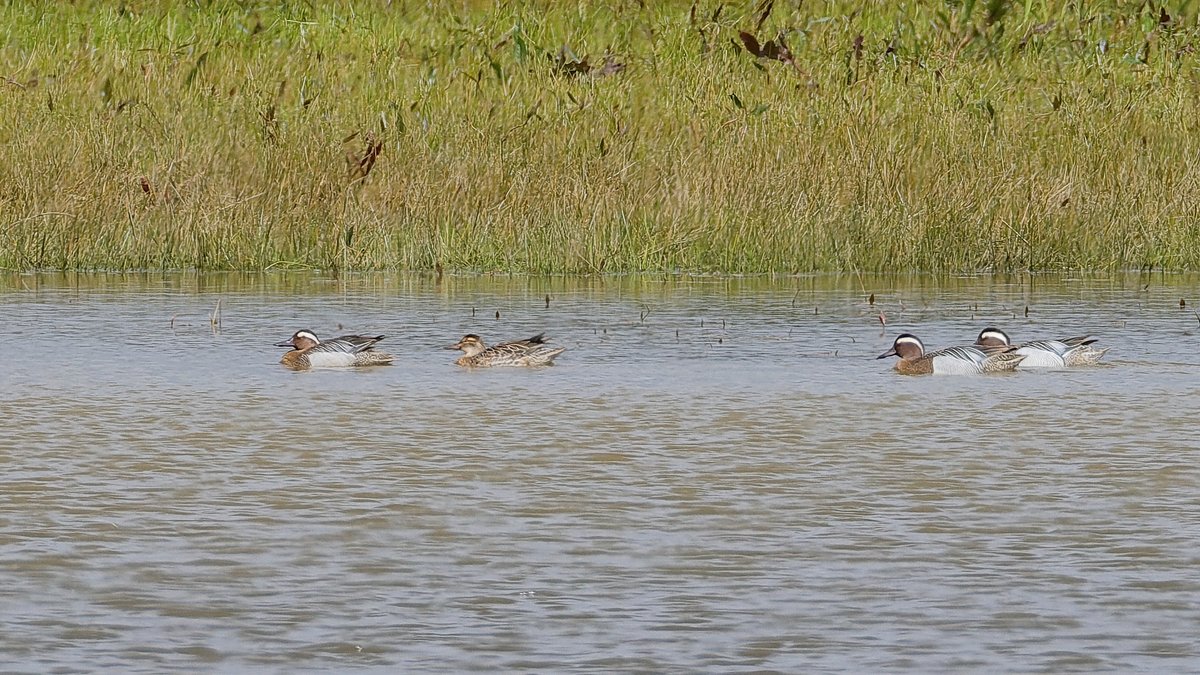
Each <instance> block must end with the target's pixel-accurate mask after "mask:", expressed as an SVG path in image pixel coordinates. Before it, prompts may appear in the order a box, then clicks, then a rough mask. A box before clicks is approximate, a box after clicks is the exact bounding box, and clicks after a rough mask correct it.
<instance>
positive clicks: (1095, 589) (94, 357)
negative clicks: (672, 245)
mask: <svg viewBox="0 0 1200 675" xmlns="http://www.w3.org/2000/svg"><path fill="white" fill-rule="evenodd" d="M870 292H874V293H875V296H876V305H875V306H870V305H868V303H867V301H866V298H865V296H866V295H867V294H868V293H870ZM547 294H549V295H550V296H551V302H550V306H549V308H547V307H546V302H545V296H546V295H547ZM218 298H220V299H221V301H222V323H221V327H220V330H219V331H213V330H212V329H211V328H210V325H209V319H208V314H209V312H210V311H211V310H212V308H213V306H214V304H215V303H216V301H217V299H218ZM1180 298H1185V299H1187V302H1188V306H1187V307H1186V308H1183V309H1181V308H1180V307H1179V300H1180ZM1198 304H1200V278H1196V277H1161V276H1138V275H1128V276H1124V275H1120V276H1112V277H1099V278H1089V279H1084V280H1078V279H1076V280H1069V279H1059V278H1041V277H1038V278H1034V279H1032V280H1031V279H1029V278H1012V279H1008V278H1003V279H1001V278H962V279H958V278H942V279H928V278H902V279H884V280H880V279H866V280H860V279H858V278H850V277H846V278H827V277H819V278H803V279H790V278H788V279H775V280H770V279H727V278H719V279H718V278H695V279H668V280H661V279H659V280H656V279H641V280H638V279H629V278H604V279H561V278H555V279H535V280H527V279H524V278H516V279H514V278H447V279H445V280H443V281H442V282H441V283H437V282H436V280H435V279H433V278H432V277H399V278H397V277H389V276H369V277H360V278H353V279H351V280H348V281H335V280H329V279H325V278H321V277H317V276H312V275H267V276H259V275H211V276H196V275H168V276H162V275H133V276H121V275H109V276H70V277H61V276H53V275H44V276H32V275H16V274H6V275H0V317H2V322H0V463H2V466H3V478H2V481H3V489H2V490H0V574H2V575H3V579H4V583H3V584H2V585H0V607H2V608H3V610H2V612H3V620H2V621H0V661H2V662H3V663H4V665H5V669H6V670H12V671H38V672H50V671H54V672H72V671H95V670H114V671H120V672H126V673H134V672H154V673H157V672H163V671H165V670H182V671H188V672H202V671H222V672H230V671H241V670H259V671H268V672H295V671H298V670H303V671H314V670H316V671H321V670H327V671H346V670H351V669H355V670H357V669H375V670H378V671H380V672H421V671H425V672H445V671H461V670H472V669H474V670H506V671H568V670H569V671H577V672H614V671H645V672H700V671H710V672H711V671H733V670H776V671H787V672H815V671H823V670H838V671H857V672H865V671H878V670H888V671H911V672H939V671H940V672H963V671H1022V672H1037V671H1042V672H1062V671H1070V670H1077V671H1100V670H1116V671H1126V672H1129V671H1135V670H1143V671H1184V670H1196V669H1200V573H1198V572H1197V570H1198V569H1200V567H1198V563H1200V496H1198V495H1200V440H1198V438H1200V432H1198V431H1197V421H1198V413H1200V337H1198V333H1200V322H1198V321H1197V317H1196V315H1195V314H1194V312H1193V307H1195V306H1196V305H1198ZM1026 306H1028V307H1029V316H1028V318H1026V317H1025V313H1024V308H1025V307H1026ZM880 311H883V312H885V313H886V314H887V317H888V322H889V325H888V327H887V330H886V332H884V331H881V329H880V324H879V320H878V318H877V315H878V313H879V312H880ZM496 312H499V313H500V318H499V319H497V318H496ZM172 321H173V322H174V325H173V326H172ZM985 324H995V325H998V326H1000V327H1002V328H1004V329H1006V330H1008V332H1009V333H1010V334H1012V335H1013V336H1014V338H1015V339H1022V338H1025V339H1029V338H1035V337H1066V336H1069V335H1075V334H1078V333H1082V332H1090V333H1094V334H1095V335H1097V336H1100V337H1101V338H1102V344H1103V345H1105V346H1110V347H1111V348H1112V351H1111V352H1110V353H1109V355H1108V356H1107V357H1106V359H1105V364H1106V365H1104V366H1101V367H1097V368H1090V369H1079V370H1071V371H1058V372H1026V373H1017V374H1014V375H1011V376H1007V375H1001V376H989V377H924V378H913V377H902V376H899V375H896V374H894V373H893V372H891V370H890V367H891V365H892V362H891V361H876V360H874V359H873V357H874V356H876V355H877V354H879V353H880V352H882V351H884V350H885V349H887V348H888V347H889V346H890V345H891V340H892V338H893V337H894V336H895V335H896V333H897V332H899V331H902V330H907V331H912V332H916V333H917V334H918V335H920V336H921V337H922V338H924V339H925V341H926V343H927V344H929V345H930V346H944V345H948V344H952V343H965V342H970V341H971V340H972V339H973V338H974V336H975V335H976V334H977V333H978V331H979V330H980V329H981V328H982V327H984V325H985ZM299 328H311V329H313V330H315V331H317V333H318V334H319V335H322V336H333V335H337V334H340V333H343V332H364V333H366V332H380V333H385V334H387V335H388V338H387V340H386V341H385V342H384V343H383V344H384V345H387V346H388V347H389V348H390V349H391V350H393V351H394V352H395V353H396V354H397V356H398V358H397V362H396V365H395V366H394V367H391V368H376V369H370V370H360V371H353V370H344V371H323V372H308V373H296V372H291V371H289V370H286V369H284V368H283V367H281V366H279V365H278V364H277V361H278V359H279V356H280V354H281V350H279V349H277V348H274V347H272V346H271V344H272V343H273V342H277V341H279V340H283V339H286V338H287V337H289V336H290V335H291V333H292V332H293V331H295V330H297V329H299ZM542 330H545V331H547V333H548V334H549V335H550V336H551V337H552V338H553V339H554V341H555V342H558V343H560V344H564V345H567V346H568V347H570V349H569V351H567V352H566V354H564V355H563V357H562V358H561V359H560V362H559V365H558V366H556V367H554V368H551V369H545V370H540V371H533V372H529V371H521V370H508V371H478V372H467V371H462V370H459V369H456V368H455V367H454V366H452V365H451V361H452V359H453V358H454V354H453V353H451V352H447V351H442V350H440V349H439V348H440V347H441V346H443V345H445V344H449V343H450V342H453V341H454V340H455V339H457V338H458V337H459V336H461V335H462V334H463V333H465V332H478V333H481V334H483V336H484V337H485V338H516V337H524V336H527V335H529V334H532V333H535V332H539V331H542Z"/></svg>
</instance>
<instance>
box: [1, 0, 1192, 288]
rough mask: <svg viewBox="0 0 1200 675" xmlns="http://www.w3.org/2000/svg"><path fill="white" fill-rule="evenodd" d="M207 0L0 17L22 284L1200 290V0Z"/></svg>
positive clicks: (5, 180)
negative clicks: (127, 274) (752, 284)
mask: <svg viewBox="0 0 1200 675" xmlns="http://www.w3.org/2000/svg"><path fill="white" fill-rule="evenodd" d="M199 4H200V3H182V2H179V3H158V2H150V1H148V0H147V1H143V2H124V3H111V2H99V1H89V0H82V1H80V2H74V3H57V2H31V3H5V4H0V89H2V90H3V91H2V92H0V266H2V267H6V268H10V269H11V268H15V269H26V268H62V269H92V268H120V269H144V268H149V269H157V268H199V269H260V268H293V267H295V268H327V269H366V268H405V269H435V268H436V269H449V270H453V269H460V270H466V269H470V270H503V271H519V272H608V271H632V270H644V271H661V270H698V271H712V270H718V271H727V272H767V271H769V272H795V271H810V270H834V269H841V270H863V271H903V270H929V271H951V270H997V271H1007V270H1024V269H1030V270H1046V269H1065V268H1091V269H1095V268H1118V267H1147V266H1150V267H1162V268H1168V269H1181V268H1190V269H1195V268H1197V267H1200V199H1198V196H1200V134H1198V133H1197V127H1198V125H1200V122H1198V121H1197V119H1198V117H1200V116H1198V115H1197V114H1196V111H1197V110H1200V61H1198V58H1200V55H1198V53H1197V48H1198V47H1200V27H1198V25H1197V19H1196V12H1195V10H1194V3H1191V2H1188V3H1182V6H1180V3H1173V4H1172V5H1171V7H1169V8H1163V7H1160V6H1159V5H1157V4H1156V3H1153V2H1151V3H1143V2H1124V1H1117V0H1094V1H1090V2H1078V1H1071V2H1068V1H1065V0H1026V1H1025V2H1019V3H1014V2H1003V1H1000V0H992V1H991V2H973V1H971V0H967V1H965V2H961V3H852V2H843V1H838V0H829V1H826V2H804V3H799V2H769V1H768V2H762V1H761V0H760V2H757V3H754V4H751V3H737V5H736V6H735V5H732V4H731V5H729V6H726V5H725V4H723V3H719V2H716V1H714V0H706V1H704V2H697V3H695V4H688V3H670V2H668V3H638V2H633V1H628V0H626V1H622V0H609V1H607V2H604V1H601V2H578V3H558V2H549V1H548V0H546V1H543V2H533V1H514V2H508V3H498V6H497V3H482V2H465V3H464V2H461V1H459V2H450V1H449V0H431V1H430V2H421V3H417V2H400V3H394V4H393V5H391V6H385V5H384V4H383V3H311V4H310V3H305V2H285V3H259V4H255V3H242V4H239V3H234V2H222V1H217V2H213V3H207V4H205V5H204V6H203V7H198V6H197V5H199ZM244 5H245V6H244ZM643 5H644V6H643Z"/></svg>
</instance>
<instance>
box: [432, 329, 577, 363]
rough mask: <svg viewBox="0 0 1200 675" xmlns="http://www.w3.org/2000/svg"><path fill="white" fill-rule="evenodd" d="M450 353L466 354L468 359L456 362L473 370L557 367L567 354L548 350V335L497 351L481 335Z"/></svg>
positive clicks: (505, 345)
mask: <svg viewBox="0 0 1200 675" xmlns="http://www.w3.org/2000/svg"><path fill="white" fill-rule="evenodd" d="M446 349H460V350H462V351H463V352H464V356H460V357H458V359H456V360H455V361H454V362H455V363H457V364H458V365H460V366H467V367H469V368H491V367H497V366H548V365H552V364H553V363H554V357H556V356H558V355H559V354H561V353H563V352H564V351H566V347H548V346H546V334H545V333H538V334H537V335H534V336H533V337H531V338H529V339H527V340H515V341H513V342H502V343H500V344H498V345H496V346H494V347H489V346H487V345H485V344H484V343H483V340H481V339H480V338H479V336H478V335H475V334H473V333H471V334H468V335H464V336H463V339H461V340H459V341H458V342H456V343H454V344H452V345H449V346H448V347H446Z"/></svg>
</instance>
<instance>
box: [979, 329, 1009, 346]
mask: <svg viewBox="0 0 1200 675" xmlns="http://www.w3.org/2000/svg"><path fill="white" fill-rule="evenodd" d="M987 338H995V339H997V340H999V341H1001V342H1003V343H1004V344H1009V341H1008V335H1007V334H1006V333H1005V332H1004V331H999V330H985V331H983V334H982V335H980V336H979V339H980V340H986V339H987Z"/></svg>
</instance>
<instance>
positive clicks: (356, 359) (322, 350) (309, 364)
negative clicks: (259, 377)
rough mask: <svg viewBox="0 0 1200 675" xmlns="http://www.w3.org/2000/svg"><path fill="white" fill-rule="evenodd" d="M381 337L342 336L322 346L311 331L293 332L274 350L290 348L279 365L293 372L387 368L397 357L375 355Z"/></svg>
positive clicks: (381, 353) (378, 353)
mask: <svg viewBox="0 0 1200 675" xmlns="http://www.w3.org/2000/svg"><path fill="white" fill-rule="evenodd" d="M382 339H383V336H382V335H376V336H374V337H369V336H365V335H343V336H341V337H339V338H334V339H332V340H326V341H325V342H321V341H320V340H318V339H317V334H316V333H314V332H312V331H311V330H301V331H296V334H295V335H293V336H292V339H290V340H288V341H286V342H279V343H276V345H275V346H276V347H291V348H292V350H291V351H289V352H287V353H285V354H284V355H283V358H282V359H280V360H279V362H280V363H282V364H283V365H285V366H287V367H288V368H292V369H294V370H305V369H307V368H344V367H347V366H387V365H391V363H392V360H393V359H395V358H396V357H394V356H392V355H391V354H388V353H386V352H377V351H375V349H374V347H375V343H376V342H379V341H380V340H382Z"/></svg>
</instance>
